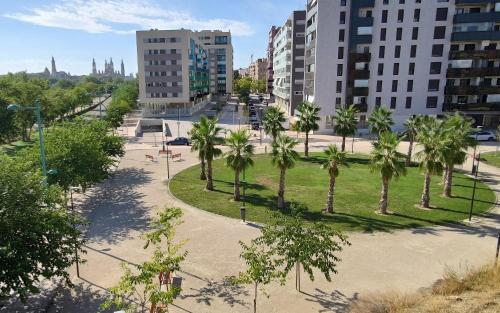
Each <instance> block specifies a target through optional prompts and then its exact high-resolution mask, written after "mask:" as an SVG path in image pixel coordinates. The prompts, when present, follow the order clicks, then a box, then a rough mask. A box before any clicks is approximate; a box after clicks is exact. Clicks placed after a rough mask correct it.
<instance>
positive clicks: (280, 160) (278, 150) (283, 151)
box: [271, 134, 299, 209]
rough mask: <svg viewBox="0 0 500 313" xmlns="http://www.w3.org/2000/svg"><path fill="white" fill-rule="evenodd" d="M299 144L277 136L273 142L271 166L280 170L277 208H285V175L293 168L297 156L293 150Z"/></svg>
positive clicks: (289, 138) (291, 139)
mask: <svg viewBox="0 0 500 313" xmlns="http://www.w3.org/2000/svg"><path fill="white" fill-rule="evenodd" d="M298 143H299V142H298V141H297V140H295V139H293V138H291V137H288V136H286V135H283V134H279V135H278V137H277V138H276V140H274V142H273V146H272V147H273V152H272V160H271V161H272V164H273V165H274V166H276V167H278V168H279V170H280V182H279V190H278V208H279V209H283V208H284V207H285V175H286V171H287V170H288V169H291V168H292V167H294V166H295V163H296V162H297V159H299V154H298V153H297V151H295V150H294V148H295V146H297V144H298Z"/></svg>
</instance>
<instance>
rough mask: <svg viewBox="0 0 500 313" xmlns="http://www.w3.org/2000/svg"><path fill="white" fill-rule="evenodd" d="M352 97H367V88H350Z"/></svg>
mask: <svg viewBox="0 0 500 313" xmlns="http://www.w3.org/2000/svg"><path fill="white" fill-rule="evenodd" d="M352 95H353V96H355V97H359V96H361V97H367V96H368V87H354V88H352Z"/></svg>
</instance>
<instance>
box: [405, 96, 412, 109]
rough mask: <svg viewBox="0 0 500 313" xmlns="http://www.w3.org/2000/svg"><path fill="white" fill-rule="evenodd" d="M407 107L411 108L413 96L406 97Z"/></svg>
mask: <svg viewBox="0 0 500 313" xmlns="http://www.w3.org/2000/svg"><path fill="white" fill-rule="evenodd" d="M405 108H406V109H411V97H406V102H405Z"/></svg>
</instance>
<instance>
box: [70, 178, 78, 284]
mask: <svg viewBox="0 0 500 313" xmlns="http://www.w3.org/2000/svg"><path fill="white" fill-rule="evenodd" d="M78 191H80V187H69V194H70V198H71V213H72V214H73V215H74V214H75V204H74V203H73V192H78ZM73 228H74V229H75V230H76V225H75V224H74V223H73ZM75 259H76V277H78V278H80V264H79V261H78V248H77V247H76V245H75Z"/></svg>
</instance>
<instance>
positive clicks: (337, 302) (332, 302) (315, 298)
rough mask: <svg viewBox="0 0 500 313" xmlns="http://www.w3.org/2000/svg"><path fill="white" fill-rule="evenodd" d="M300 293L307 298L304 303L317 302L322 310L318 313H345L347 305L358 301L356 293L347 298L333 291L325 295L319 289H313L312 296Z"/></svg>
mask: <svg viewBox="0 0 500 313" xmlns="http://www.w3.org/2000/svg"><path fill="white" fill-rule="evenodd" d="M300 293H302V294H304V295H306V296H308V297H307V298H306V301H310V302H317V303H318V304H319V305H321V307H322V309H320V310H319V311H318V312H336V313H341V312H347V309H348V308H349V305H350V304H351V303H352V302H354V301H356V300H357V299H358V293H354V295H353V296H352V297H350V298H348V297H347V296H346V295H344V294H343V293H342V292H340V291H338V290H334V291H333V292H332V293H327V292H325V291H323V290H321V289H318V288H316V289H314V292H313V293H312V294H310V293H307V292H304V291H301V292H300Z"/></svg>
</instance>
